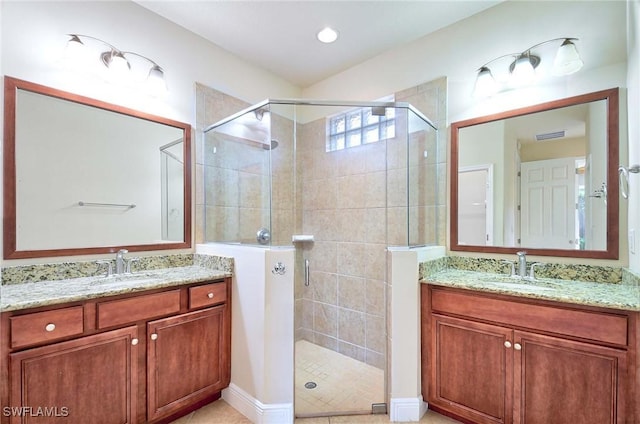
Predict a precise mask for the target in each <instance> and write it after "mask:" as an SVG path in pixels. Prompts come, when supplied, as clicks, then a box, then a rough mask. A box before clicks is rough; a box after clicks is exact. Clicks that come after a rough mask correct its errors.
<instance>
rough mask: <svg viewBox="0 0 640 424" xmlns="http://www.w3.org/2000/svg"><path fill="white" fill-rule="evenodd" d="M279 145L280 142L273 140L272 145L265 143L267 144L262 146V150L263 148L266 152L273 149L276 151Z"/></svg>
mask: <svg viewBox="0 0 640 424" xmlns="http://www.w3.org/2000/svg"><path fill="white" fill-rule="evenodd" d="M278 144H279V143H278V140H271V143H270V144H267V143H265V144H263V145H262V148H263V149H264V150H273V149H275V148H276V147H278Z"/></svg>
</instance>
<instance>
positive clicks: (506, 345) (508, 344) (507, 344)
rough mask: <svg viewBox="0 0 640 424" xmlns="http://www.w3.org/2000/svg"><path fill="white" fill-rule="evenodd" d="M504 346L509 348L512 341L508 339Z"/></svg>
mask: <svg viewBox="0 0 640 424" xmlns="http://www.w3.org/2000/svg"><path fill="white" fill-rule="evenodd" d="M504 347H506V348H507V349H509V348H510V347H511V342H510V341H509V340H507V341H506V342H504Z"/></svg>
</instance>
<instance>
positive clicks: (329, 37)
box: [316, 27, 338, 44]
mask: <svg viewBox="0 0 640 424" xmlns="http://www.w3.org/2000/svg"><path fill="white" fill-rule="evenodd" d="M316 37H318V40H320V41H321V42H323V43H327V44H328V43H333V42H334V41H336V40H337V39H338V32H337V31H336V30H334V29H332V28H329V27H326V28H324V29H322V30H321V31H320V32H318V34H317V35H316Z"/></svg>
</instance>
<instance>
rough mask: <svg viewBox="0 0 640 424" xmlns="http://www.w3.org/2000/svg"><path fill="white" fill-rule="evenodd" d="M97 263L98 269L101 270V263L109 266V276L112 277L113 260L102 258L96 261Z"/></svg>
mask: <svg viewBox="0 0 640 424" xmlns="http://www.w3.org/2000/svg"><path fill="white" fill-rule="evenodd" d="M96 263H97V264H98V270H100V268H101V266H100V265H106V268H107V275H106V276H107V277H111V276H112V275H113V262H111V261H110V260H108V259H101V260H99V261H96Z"/></svg>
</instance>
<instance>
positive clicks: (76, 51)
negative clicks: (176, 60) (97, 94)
mask: <svg viewBox="0 0 640 424" xmlns="http://www.w3.org/2000/svg"><path fill="white" fill-rule="evenodd" d="M67 35H69V36H70V37H71V38H70V39H69V41H67V56H69V57H70V58H74V59H77V60H80V59H83V60H87V56H88V53H89V52H88V51H87V50H88V46H87V45H86V44H87V43H88V42H90V43H91V44H93V45H94V47H96V49H95V50H96V51H97V52H99V53H98V57H99V61H100V62H101V63H102V64H103V65H104V66H105V67H106V68H107V69H108V72H109V75H110V76H111V77H112V78H114V79H115V80H118V81H127V80H132V79H133V74H138V75H140V77H139V78H138V80H139V81H140V82H142V83H143V84H145V86H146V88H147V91H148V92H149V93H151V94H164V93H165V92H166V91H167V84H166V81H165V78H164V69H162V67H161V66H160V65H158V64H157V63H156V62H154V61H153V60H151V59H149V58H148V57H146V56H143V55H141V54H138V53H135V52H129V51H123V50H120V49H118V48H117V47H115V46H114V45H112V44H110V43H107V42H106V41H103V40H101V39H99V38H96V37H92V36H90V35H82V34H67ZM88 60H91V59H90V58H89V59H88Z"/></svg>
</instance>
